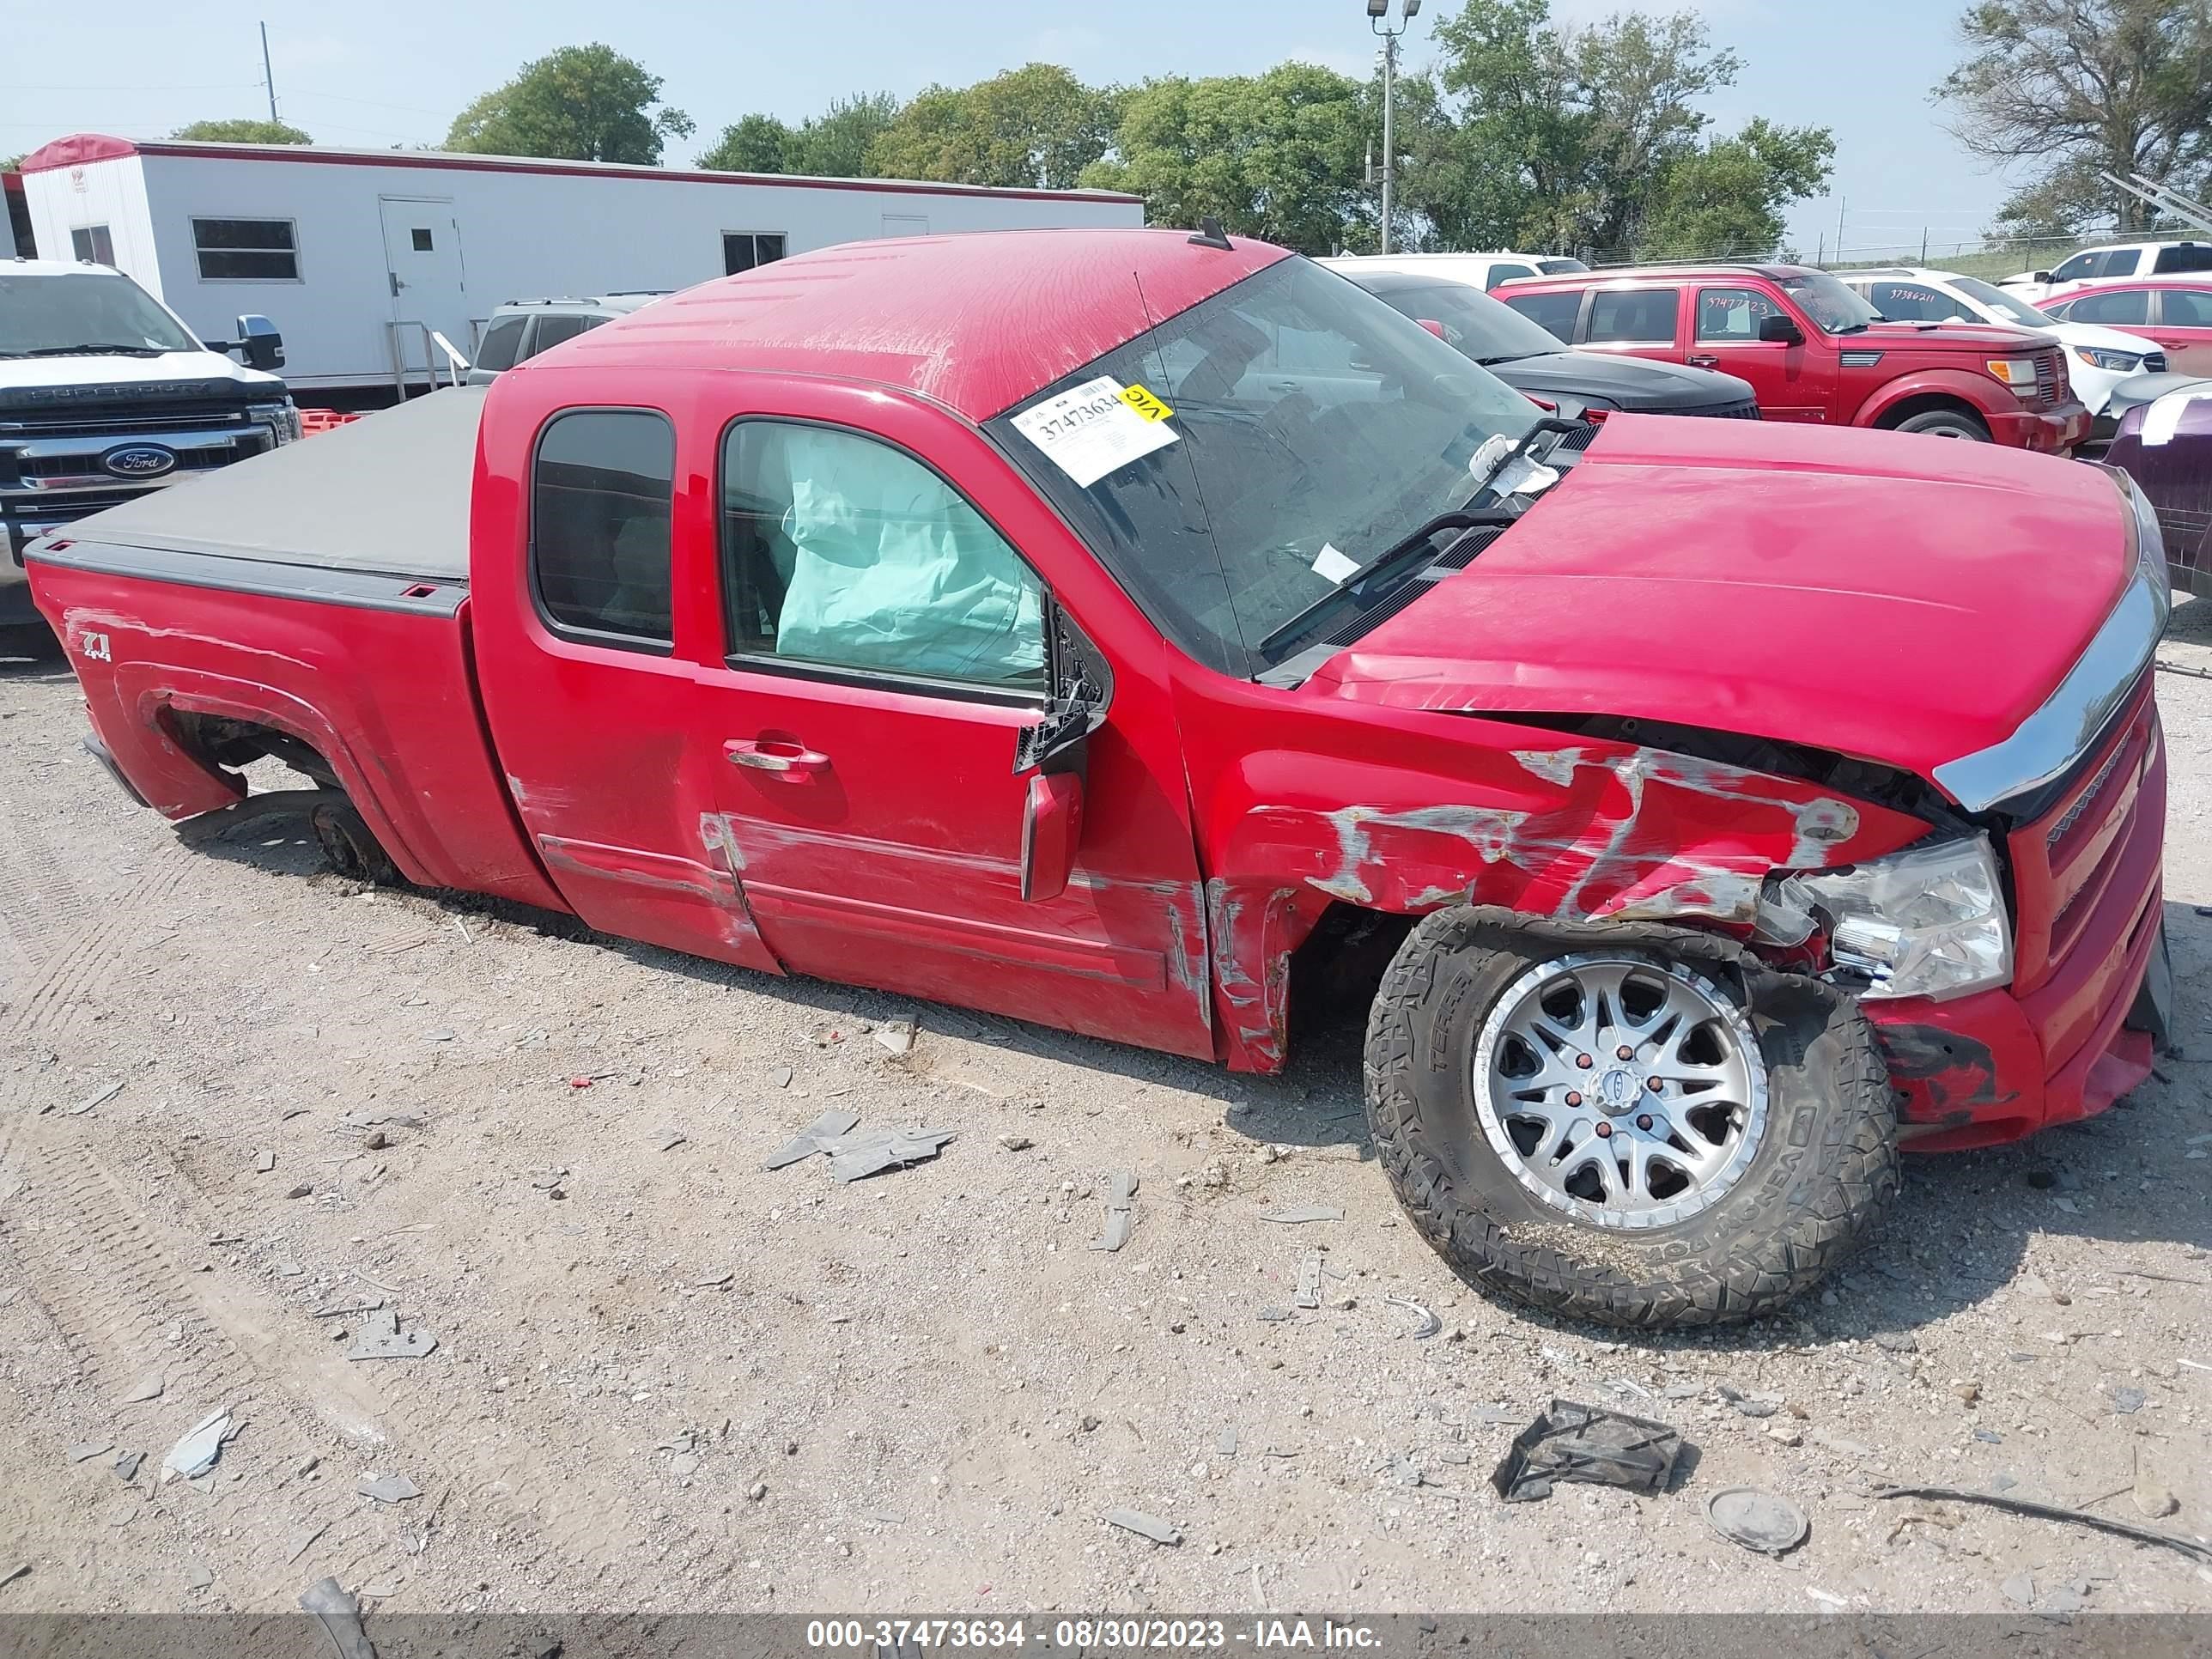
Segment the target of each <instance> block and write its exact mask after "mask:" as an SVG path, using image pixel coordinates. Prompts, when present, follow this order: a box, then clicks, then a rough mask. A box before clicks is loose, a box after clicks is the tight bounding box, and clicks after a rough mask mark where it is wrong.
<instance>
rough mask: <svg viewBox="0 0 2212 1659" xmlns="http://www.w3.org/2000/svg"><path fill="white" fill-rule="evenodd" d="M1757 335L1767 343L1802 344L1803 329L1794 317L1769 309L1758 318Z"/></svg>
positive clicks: (1803, 338) (1803, 339)
mask: <svg viewBox="0 0 2212 1659" xmlns="http://www.w3.org/2000/svg"><path fill="white" fill-rule="evenodd" d="M1759 339H1760V340H1761V341H1762V342H1763V343H1765V344H1767V345H1803V344H1804V343H1805V331H1804V330H1803V329H1802V328H1800V327H1798V326H1797V319H1796V318H1794V317H1785V316H1784V315H1783V314H1782V313H1780V312H1778V311H1770V312H1769V313H1767V314H1766V315H1765V316H1764V317H1761V318H1760V319H1759Z"/></svg>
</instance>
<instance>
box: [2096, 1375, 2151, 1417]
mask: <svg viewBox="0 0 2212 1659" xmlns="http://www.w3.org/2000/svg"><path fill="white" fill-rule="evenodd" d="M2106 1397H2107V1398H2108V1399H2110V1400H2111V1401H2112V1409H2113V1410H2114V1411H2116V1412H2118V1413H2119V1414H2120V1415H2121V1416H2123V1417H2132V1416H2133V1415H2134V1414H2135V1413H2137V1412H2139V1411H2141V1410H2142V1408H2143V1407H2144V1406H2145V1405H2146V1404H2147V1403H2148V1401H2149V1399H2150V1396H2149V1395H2147V1394H2145V1393H2144V1392H2143V1391H2142V1389H2134V1388H2130V1387H2128V1386H2127V1385H2126V1384H2125V1383H2122V1384H2120V1385H2118V1387H2116V1388H2112V1389H2107V1390H2106Z"/></svg>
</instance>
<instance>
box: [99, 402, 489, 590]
mask: <svg viewBox="0 0 2212 1659" xmlns="http://www.w3.org/2000/svg"><path fill="white" fill-rule="evenodd" d="M486 390H487V388H485V387H483V386H455V387H451V388H448V389H447V390H445V391H442V392H432V393H431V394H429V395H428V397H424V398H415V399H413V400H412V401H411V402H408V403H404V404H398V405H397V406H396V407H394V408H392V409H387V410H380V411H379V412H378V413H376V414H374V415H368V416H362V418H361V419H360V420H358V421H353V422H348V423H347V424H346V425H344V426H340V427H333V428H331V429H330V430H329V431H327V432H323V433H318V434H317V435H314V436H313V437H310V438H302V439H301V441H299V442H297V443H292V444H287V445H285V446H284V447H283V448H282V449H279V450H275V451H272V452H271V453H269V454H266V455H257V456H255V457H254V458H253V459H252V460H249V461H241V462H240V463H239V464H238V465H235V466H227V467H225V468H223V469H222V471H219V472H210V473H209V474H208V475H207V476H206V477H204V478H194V479H191V480H188V481H186V482H185V483H179V484H173V485H171V486H170V487H169V488H167V489H155V490H149V491H148V492H147V493H146V494H145V495H141V496H139V497H138V498H137V500H136V501H126V502H125V503H124V504H123V505H122V506H120V507H110V508H108V509H107V511H106V512H105V513H94V514H93V515H92V516H91V517H90V518H88V519H81V520H78V521H77V522H76V523H75V524H73V525H71V526H69V528H68V529H67V530H66V531H65V532H63V533H64V535H66V536H69V537H70V538H77V539H82V540H89V541H100V542H106V543H110V544H121V545H124V546H130V547H146V548H161V549H165V550H169V551H172V552H177V553H196V554H205V555H208V556H211V557H215V558H226V559H240V560H252V561H256V562H260V563H263V564H277V565H306V566H310V567H313V568H319V569H337V570H348V571H356V572H361V573H364V574H383V575H393V576H419V577H425V578H435V579H437V580H441V581H444V582H459V581H465V580H467V579H468V574H469V489H470V484H471V480H472V479H473V477H474V475H475V471H476V459H477V421H478V420H479V419H481V418H482V416H483V402H484V393H485V391H486Z"/></svg>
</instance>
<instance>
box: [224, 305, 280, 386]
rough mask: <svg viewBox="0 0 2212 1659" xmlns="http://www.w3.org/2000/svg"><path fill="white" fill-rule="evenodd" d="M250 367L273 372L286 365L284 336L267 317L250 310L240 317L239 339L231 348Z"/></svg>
mask: <svg viewBox="0 0 2212 1659" xmlns="http://www.w3.org/2000/svg"><path fill="white" fill-rule="evenodd" d="M230 349H233V350H235V351H236V352H237V353H238V354H239V356H240V357H241V358H243V359H244V360H245V362H246V367H247V368H258V369H260V370H262V371H263V372H264V373H273V372H274V371H276V370H277V369H280V368H283V367H284V337H283V335H282V334H279V333H278V332H277V331H276V324H274V323H272V322H270V320H269V319H267V318H266V317H261V316H257V315H255V314H254V313H251V312H248V313H246V315H244V316H242V317H240V319H238V339H237V341H236V342H235V343H234V345H233V346H232V347H231V348H230Z"/></svg>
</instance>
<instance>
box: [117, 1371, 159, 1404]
mask: <svg viewBox="0 0 2212 1659" xmlns="http://www.w3.org/2000/svg"><path fill="white" fill-rule="evenodd" d="M163 1375H164V1374H163V1371H162V1369H161V1366H159V1365H156V1366H155V1367H154V1369H153V1370H150V1371H148V1372H147V1373H146V1374H145V1376H142V1377H140V1378H139V1379H138V1380H137V1382H136V1383H132V1384H131V1386H130V1388H129V1389H125V1391H124V1392H123V1393H122V1394H121V1395H118V1396H117V1398H116V1401H115V1403H116V1404H117V1405H118V1406H132V1405H136V1404H137V1402H138V1401H142V1400H159V1399H160V1398H161V1386H162V1382H163Z"/></svg>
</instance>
